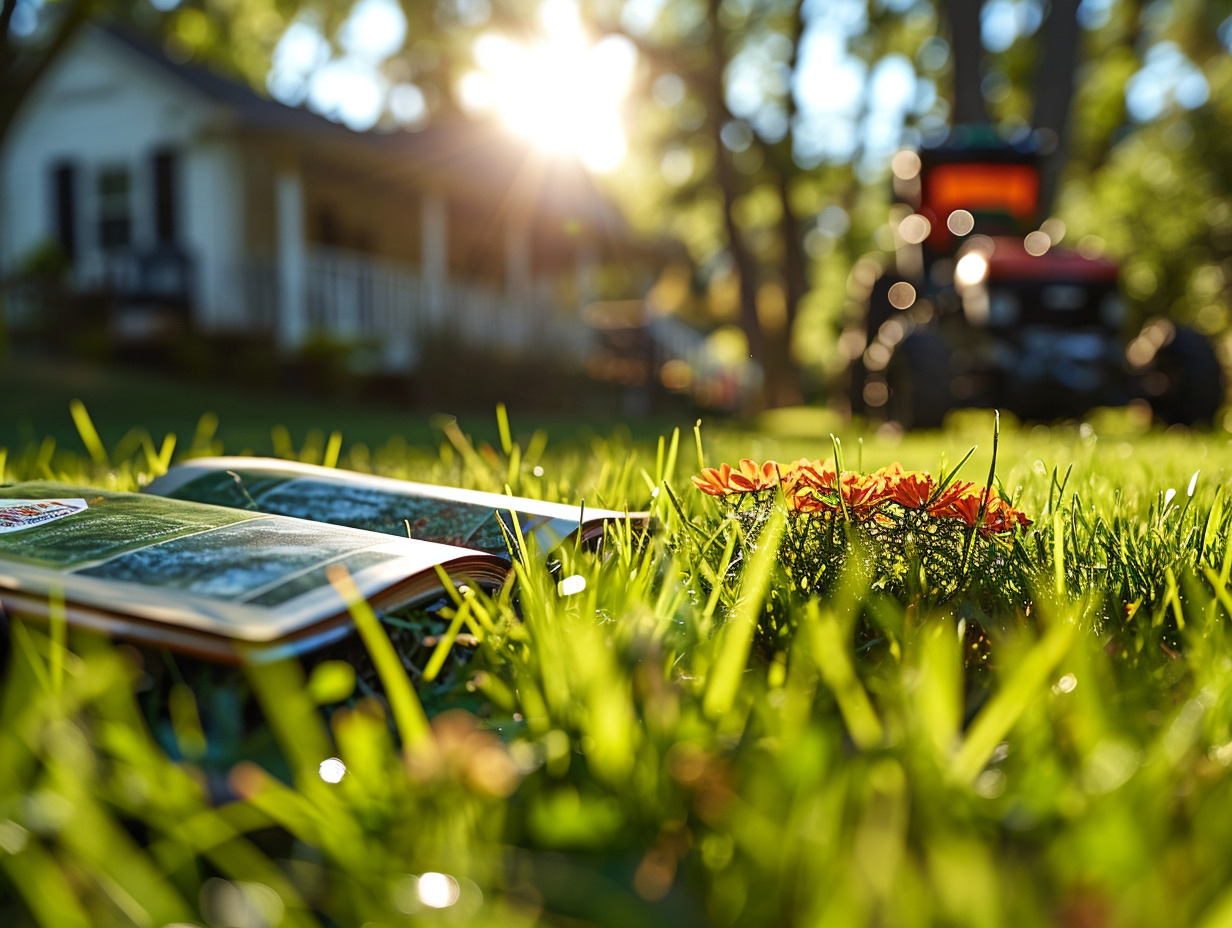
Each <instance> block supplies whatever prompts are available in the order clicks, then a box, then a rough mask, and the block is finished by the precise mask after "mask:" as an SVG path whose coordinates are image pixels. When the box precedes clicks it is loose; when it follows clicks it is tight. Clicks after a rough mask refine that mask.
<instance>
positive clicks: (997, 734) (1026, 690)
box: [950, 619, 1076, 783]
mask: <svg viewBox="0 0 1232 928" xmlns="http://www.w3.org/2000/svg"><path fill="white" fill-rule="evenodd" d="M1075 630H1076V626H1075V624H1074V623H1073V622H1071V621H1068V620H1065V619H1063V620H1060V621H1056V622H1053V623H1052V626H1051V627H1050V628H1049V629H1048V631H1047V632H1045V633H1044V637H1043V638H1041V639H1040V640H1039V641H1038V642H1037V643H1036V644H1035V645H1034V647H1032V648H1031V650H1030V651H1029V652H1028V653H1027V654H1026V656H1025V657H1024V658H1023V659H1022V661H1021V662H1020V663H1019V664H1018V666H1017V667H1016V668H1015V669H1014V670H1013V672H1012V673H1011V674H1010V675H1009V677H1008V678H1007V679H1006V680H1005V683H1004V684H1003V685H1002V687H1001V689H999V690H998V691H997V693H996V694H995V695H994V696H993V697H992V698H991V699H990V700H989V701H988V703H987V704H986V705H985V706H984V708H983V709H981V710H980V713H979V715H977V716H976V717H975V721H974V722H972V723H971V727H970V728H969V729H968V730H967V736H966V738H964V739H963V743H962V747H960V748H959V749H958V753H957V754H955V755H954V760H953V761H952V762H951V764H950V774H951V775H952V776H953V777H954V779H955V780H957V781H958V782H960V783H971V782H973V781H974V780H975V778H976V777H977V776H979V774H980V771H982V770H983V769H984V767H985V766H986V765H987V764H988V761H989V758H991V757H992V753H993V751H995V750H996V748H997V745H998V744H1000V743H1001V741H1003V740H1004V739H1005V736H1006V735H1008V734H1009V732H1010V730H1011V729H1012V728H1013V727H1014V725H1015V723H1016V722H1017V721H1018V719H1019V718H1020V717H1021V716H1022V713H1023V712H1024V711H1025V710H1026V708H1027V706H1028V705H1030V704H1031V701H1032V700H1033V699H1035V698H1036V697H1037V696H1038V695H1039V694H1040V691H1041V690H1042V689H1043V688H1045V687H1046V686H1047V684H1048V679H1049V677H1050V676H1051V674H1052V673H1053V671H1054V670H1055V668H1056V666H1057V664H1059V663H1060V662H1061V659H1062V658H1064V657H1065V654H1066V652H1067V651H1069V649H1070V646H1071V645H1072V644H1073V641H1074V634H1075Z"/></svg>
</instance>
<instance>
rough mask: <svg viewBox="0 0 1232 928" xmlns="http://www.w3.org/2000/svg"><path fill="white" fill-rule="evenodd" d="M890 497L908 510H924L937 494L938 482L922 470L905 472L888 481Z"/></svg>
mask: <svg viewBox="0 0 1232 928" xmlns="http://www.w3.org/2000/svg"><path fill="white" fill-rule="evenodd" d="M886 482H887V484H888V486H889V497H890V499H891V500H893V501H894V502H896V503H898V504H899V505H900V506H902V507H904V508H906V509H923V508H924V507H925V506H927V505H928V501H929V500H930V499H932V496H933V494H934V493H936V492H937V481H935V480H934V479H933V476H932V474H930V473H928V472H926V471H922V470H912V471H903V470H902V469H901V468H900V469H899V471H898V473H897V474H893V475H891V476H890V477H889V478H888V479H887V481H886Z"/></svg>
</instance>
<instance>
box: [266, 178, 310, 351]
mask: <svg viewBox="0 0 1232 928" xmlns="http://www.w3.org/2000/svg"><path fill="white" fill-rule="evenodd" d="M274 183H275V193H276V200H277V222H278V295H279V300H278V347H279V349H281V350H282V351H283V352H284V353H287V354H290V353H292V352H294V351H296V350H297V349H298V348H299V347H300V346H301V345H302V344H303V343H304V339H305V338H306V336H307V334H308V318H307V306H306V299H305V297H306V280H305V278H306V276H307V272H308V257H307V249H306V247H305V245H304V184H303V179H302V177H301V176H300V172H299V166H298V165H297V164H295V163H293V162H291V163H284V164H281V165H279V168H278V173H277V177H276V179H275V181H274Z"/></svg>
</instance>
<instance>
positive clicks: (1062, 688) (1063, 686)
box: [1052, 673, 1078, 696]
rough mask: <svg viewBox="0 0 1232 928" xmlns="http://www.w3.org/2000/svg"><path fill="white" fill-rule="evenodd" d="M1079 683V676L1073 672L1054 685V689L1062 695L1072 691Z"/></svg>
mask: <svg viewBox="0 0 1232 928" xmlns="http://www.w3.org/2000/svg"><path fill="white" fill-rule="evenodd" d="M1077 685H1078V678H1077V677H1075V676H1074V675H1073V674H1072V673H1067V674H1066V675H1065V676H1063V677H1062V678H1061V679H1060V680H1058V681H1057V682H1056V683H1054V684H1053V685H1052V691H1053V692H1054V693H1055V694H1057V695H1058V696H1060V695H1061V694H1062V693H1072V692H1073V691H1074V687H1076V686H1077Z"/></svg>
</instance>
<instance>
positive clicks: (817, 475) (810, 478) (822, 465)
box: [783, 458, 835, 492]
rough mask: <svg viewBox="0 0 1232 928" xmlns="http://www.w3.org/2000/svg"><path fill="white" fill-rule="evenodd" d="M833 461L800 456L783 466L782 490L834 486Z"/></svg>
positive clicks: (822, 488)
mask: <svg viewBox="0 0 1232 928" xmlns="http://www.w3.org/2000/svg"><path fill="white" fill-rule="evenodd" d="M834 476H835V475H834V461H832V460H830V461H821V460H816V461H810V460H809V459H808V458H800V460H798V461H792V462H791V463H790V464H788V465H787V466H786V467H784V468H783V490H784V492H789V491H790V490H794V489H796V488H808V487H811V488H813V489H817V490H824V489H830V488H832V487H833V486H834Z"/></svg>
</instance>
